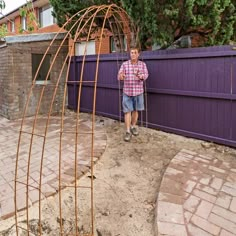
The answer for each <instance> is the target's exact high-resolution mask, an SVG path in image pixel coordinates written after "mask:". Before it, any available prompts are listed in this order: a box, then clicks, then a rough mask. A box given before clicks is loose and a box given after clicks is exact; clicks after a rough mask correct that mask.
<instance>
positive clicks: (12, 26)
mask: <svg viewBox="0 0 236 236" xmlns="http://www.w3.org/2000/svg"><path fill="white" fill-rule="evenodd" d="M11 32H12V33H14V32H15V19H13V20H11Z"/></svg>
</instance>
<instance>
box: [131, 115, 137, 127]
mask: <svg viewBox="0 0 236 236" xmlns="http://www.w3.org/2000/svg"><path fill="white" fill-rule="evenodd" d="M137 121H138V111H132V116H131V126H132V127H134V126H135V125H136V124H137Z"/></svg>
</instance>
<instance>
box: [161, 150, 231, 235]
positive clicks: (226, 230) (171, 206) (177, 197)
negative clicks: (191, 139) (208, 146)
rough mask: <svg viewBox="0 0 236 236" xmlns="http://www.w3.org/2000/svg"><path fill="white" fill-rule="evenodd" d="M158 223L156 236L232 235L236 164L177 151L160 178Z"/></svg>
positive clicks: (187, 151) (189, 152) (190, 152)
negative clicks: (157, 235)
mask: <svg viewBox="0 0 236 236" xmlns="http://www.w3.org/2000/svg"><path fill="white" fill-rule="evenodd" d="M157 225H158V231H159V235H169V236H170V235H172V236H187V235H188V236H190V235H194V236H195V235H196V236H210V235H217V236H235V235H236V163H235V162H225V161H220V160H218V159H216V158H214V157H213V156H205V155H199V154H198V153H195V152H192V151H189V150H182V151H181V152H179V153H178V154H177V155H176V156H175V157H174V158H173V159H172V161H171V163H170V164H169V166H168V168H167V169H166V171H165V174H164V177H163V180H162V184H161V188H160V192H159V195H158V201H157Z"/></svg>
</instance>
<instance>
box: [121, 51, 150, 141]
mask: <svg viewBox="0 0 236 236" xmlns="http://www.w3.org/2000/svg"><path fill="white" fill-rule="evenodd" d="M138 58H139V50H138V48H136V47H131V48H130V60H128V61H125V62H124V63H123V64H122V65H121V67H120V70H119V73H118V79H119V80H122V81H124V87H123V102H122V105H123V112H124V113H125V127H126V133H125V136H124V140H125V141H126V142H129V141H130V139H131V136H132V135H134V136H137V135H138V130H137V128H136V124H137V121H138V111H142V110H144V97H143V92H144V89H143V81H144V80H146V79H147V78H148V70H147V66H146V64H145V63H144V62H142V61H140V60H138Z"/></svg>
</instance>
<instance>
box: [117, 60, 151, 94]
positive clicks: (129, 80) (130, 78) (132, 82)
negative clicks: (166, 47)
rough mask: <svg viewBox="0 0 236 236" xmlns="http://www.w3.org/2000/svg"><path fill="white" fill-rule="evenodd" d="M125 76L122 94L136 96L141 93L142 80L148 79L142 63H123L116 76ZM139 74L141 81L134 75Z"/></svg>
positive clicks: (145, 67) (144, 65) (145, 68)
mask: <svg viewBox="0 0 236 236" xmlns="http://www.w3.org/2000/svg"><path fill="white" fill-rule="evenodd" d="M122 72H123V73H124V74H125V79H124V87H123V92H124V93H125V94H126V95H128V96H137V95H140V94H142V93H143V80H146V79H147V78H148V70H147V66H146V64H145V63H144V62H142V61H138V62H137V63H136V64H132V63H131V60H129V61H125V62H124V63H123V64H122V65H121V67H120V70H119V73H118V76H119V74H120V73H122ZM137 72H138V73H139V75H141V76H142V77H143V80H140V79H139V78H137V76H136V75H135V74H136V73H137Z"/></svg>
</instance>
